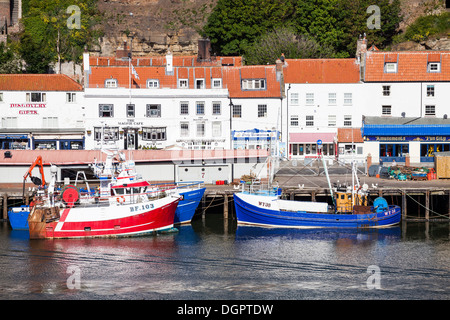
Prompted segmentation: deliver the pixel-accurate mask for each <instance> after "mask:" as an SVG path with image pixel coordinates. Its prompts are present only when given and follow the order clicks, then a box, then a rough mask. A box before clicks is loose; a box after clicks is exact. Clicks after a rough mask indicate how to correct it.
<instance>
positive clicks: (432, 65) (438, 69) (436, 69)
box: [427, 62, 441, 72]
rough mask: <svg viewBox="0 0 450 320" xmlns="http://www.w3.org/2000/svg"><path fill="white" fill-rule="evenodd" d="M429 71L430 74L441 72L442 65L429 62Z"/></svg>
mask: <svg viewBox="0 0 450 320" xmlns="http://www.w3.org/2000/svg"><path fill="white" fill-rule="evenodd" d="M427 71H428V72H441V63H440V62H428V67H427Z"/></svg>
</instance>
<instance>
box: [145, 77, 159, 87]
mask: <svg viewBox="0 0 450 320" xmlns="http://www.w3.org/2000/svg"><path fill="white" fill-rule="evenodd" d="M147 88H149V89H156V88H159V80H157V79H148V80H147Z"/></svg>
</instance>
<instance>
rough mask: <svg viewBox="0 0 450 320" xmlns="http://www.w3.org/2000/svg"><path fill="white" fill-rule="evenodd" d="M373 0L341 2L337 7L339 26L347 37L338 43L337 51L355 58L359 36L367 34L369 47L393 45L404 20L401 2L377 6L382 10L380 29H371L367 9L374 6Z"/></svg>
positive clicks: (385, 1) (395, 0) (383, 2)
mask: <svg viewBox="0 0 450 320" xmlns="http://www.w3.org/2000/svg"><path fill="white" fill-rule="evenodd" d="M373 4H374V3H373V1H372V0H340V1H338V5H337V7H336V12H337V24H336V28H338V29H340V30H341V31H342V32H343V34H344V35H345V36H343V37H342V38H341V39H340V41H339V42H338V46H337V47H336V50H337V51H339V52H341V53H346V54H347V55H348V56H354V54H355V50H356V41H357V39H358V37H359V35H362V34H364V33H365V34H366V36H367V39H368V43H369V45H372V44H374V45H376V46H377V47H379V48H381V49H382V48H385V47H387V46H388V45H389V44H391V43H392V41H393V38H394V37H395V36H396V35H397V34H398V26H399V23H400V22H401V20H402V16H401V13H400V12H401V8H400V1H399V0H392V1H390V0H380V1H377V2H376V5H377V6H378V7H379V8H380V29H369V28H368V26H367V20H368V19H369V18H370V17H371V13H367V8H368V7H369V6H371V5H373Z"/></svg>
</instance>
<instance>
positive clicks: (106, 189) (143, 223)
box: [28, 154, 180, 239]
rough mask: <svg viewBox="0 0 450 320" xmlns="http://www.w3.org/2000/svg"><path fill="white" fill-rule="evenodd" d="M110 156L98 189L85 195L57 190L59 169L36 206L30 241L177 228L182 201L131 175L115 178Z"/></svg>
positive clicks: (67, 188) (66, 188)
mask: <svg viewBox="0 0 450 320" xmlns="http://www.w3.org/2000/svg"><path fill="white" fill-rule="evenodd" d="M114 155H115V154H110V155H109V156H108V159H107V161H106V162H105V166H104V167H103V168H102V172H101V173H99V175H98V177H99V187H98V188H97V189H91V188H89V184H88V182H87V180H86V177H85V176H84V179H83V180H84V181H85V182H86V185H87V188H86V190H87V192H85V193H81V192H80V189H79V188H78V187H77V186H76V184H77V180H78V174H82V175H84V173H82V172H80V173H77V179H76V182H75V185H66V186H64V188H63V189H62V190H61V191H57V188H56V172H57V168H56V166H52V168H51V173H52V179H51V181H50V184H49V186H48V188H47V190H46V192H45V194H44V195H41V196H40V197H39V198H38V199H37V201H36V204H35V205H34V206H33V207H32V209H31V212H30V215H29V218H28V224H29V232H30V238H31V239H54V238H92V237H122V236H141V235H146V234H152V233H156V232H161V231H167V230H171V229H172V228H173V223H174V216H175V210H176V208H177V205H178V202H179V200H180V197H178V196H174V195H168V194H166V193H165V192H161V191H160V190H155V191H154V192H152V191H151V190H148V188H149V183H148V182H146V181H136V180H134V179H131V178H130V177H128V176H127V172H126V171H123V172H122V175H119V176H115V175H114V174H113V173H114V172H113V170H114V168H113V166H112V157H113V156H114Z"/></svg>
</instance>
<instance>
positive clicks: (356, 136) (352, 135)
mask: <svg viewBox="0 0 450 320" xmlns="http://www.w3.org/2000/svg"><path fill="white" fill-rule="evenodd" d="M337 139H338V142H352V141H353V142H356V143H362V142H364V140H363V137H362V135H361V129H352V128H338V134H337Z"/></svg>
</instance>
